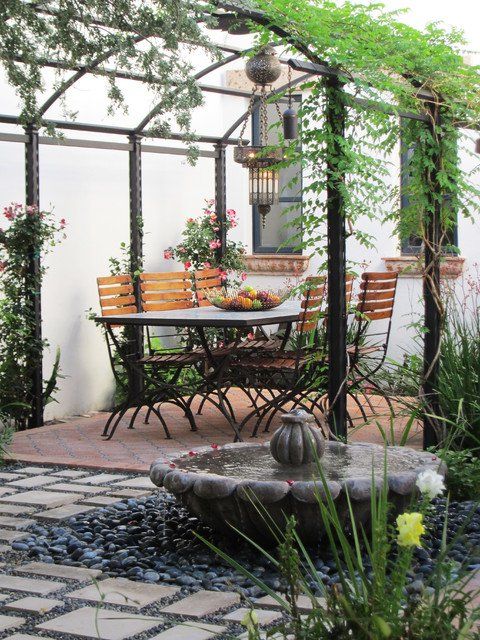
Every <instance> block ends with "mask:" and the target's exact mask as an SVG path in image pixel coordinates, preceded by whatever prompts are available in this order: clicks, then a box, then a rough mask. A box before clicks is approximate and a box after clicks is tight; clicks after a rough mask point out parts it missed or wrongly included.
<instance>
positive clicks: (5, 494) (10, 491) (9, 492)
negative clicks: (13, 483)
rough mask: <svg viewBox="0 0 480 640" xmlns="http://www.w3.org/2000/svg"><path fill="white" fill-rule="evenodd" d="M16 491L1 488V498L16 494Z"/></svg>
mask: <svg viewBox="0 0 480 640" xmlns="http://www.w3.org/2000/svg"><path fill="white" fill-rule="evenodd" d="M15 492H16V489H14V488H13V487H9V488H7V487H0V496H9V495H11V494H12V493H15Z"/></svg>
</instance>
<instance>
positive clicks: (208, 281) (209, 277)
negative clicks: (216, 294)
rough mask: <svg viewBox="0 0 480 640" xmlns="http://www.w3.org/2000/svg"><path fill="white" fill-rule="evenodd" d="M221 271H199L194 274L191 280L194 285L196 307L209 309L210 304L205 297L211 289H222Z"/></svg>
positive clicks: (217, 269)
mask: <svg viewBox="0 0 480 640" xmlns="http://www.w3.org/2000/svg"><path fill="white" fill-rule="evenodd" d="M221 273H222V272H221V269H219V268H216V269H199V270H197V271H195V272H194V274H193V280H194V284H195V296H196V302H197V306H199V307H210V306H212V303H211V302H210V301H209V300H208V298H207V296H208V294H209V293H210V292H211V291H212V290H213V289H220V288H221V287H223V281H222V278H221Z"/></svg>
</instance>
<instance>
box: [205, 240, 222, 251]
mask: <svg viewBox="0 0 480 640" xmlns="http://www.w3.org/2000/svg"><path fill="white" fill-rule="evenodd" d="M208 246H209V247H210V249H218V248H219V247H221V246H222V242H221V241H220V240H219V239H217V240H210V242H209V243H208Z"/></svg>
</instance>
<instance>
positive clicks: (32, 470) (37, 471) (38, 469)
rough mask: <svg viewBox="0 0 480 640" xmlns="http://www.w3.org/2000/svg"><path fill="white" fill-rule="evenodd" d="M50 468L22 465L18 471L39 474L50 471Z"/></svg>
mask: <svg viewBox="0 0 480 640" xmlns="http://www.w3.org/2000/svg"><path fill="white" fill-rule="evenodd" d="M49 471H50V469H48V468H45V467H22V469H19V470H18V473H28V474H31V475H34V476H38V474H40V473H48V472H49Z"/></svg>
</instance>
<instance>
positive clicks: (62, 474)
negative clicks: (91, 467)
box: [51, 469, 88, 479]
mask: <svg viewBox="0 0 480 640" xmlns="http://www.w3.org/2000/svg"><path fill="white" fill-rule="evenodd" d="M51 475H52V476H55V477H58V478H71V479H73V478H81V477H82V476H86V475H88V471H77V470H76V469H62V470H61V471H55V473H52V474H51Z"/></svg>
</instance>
